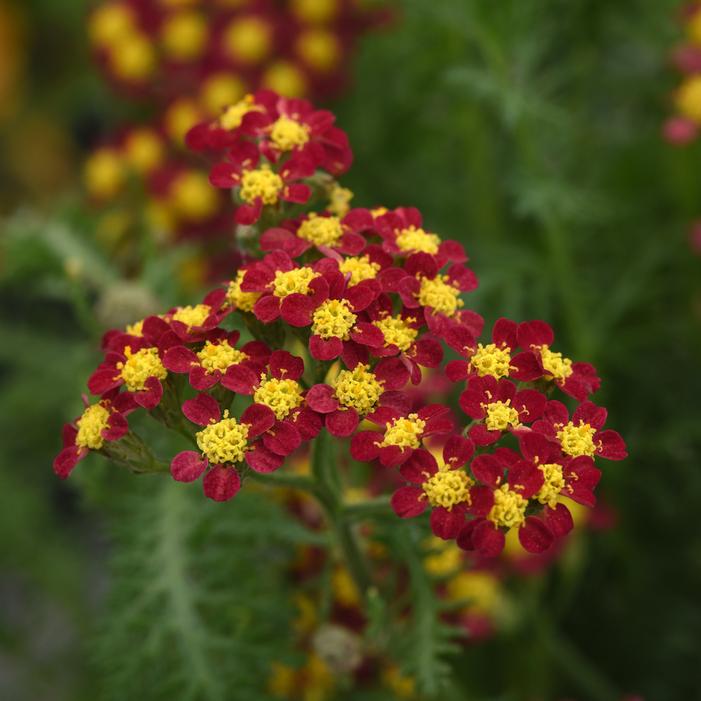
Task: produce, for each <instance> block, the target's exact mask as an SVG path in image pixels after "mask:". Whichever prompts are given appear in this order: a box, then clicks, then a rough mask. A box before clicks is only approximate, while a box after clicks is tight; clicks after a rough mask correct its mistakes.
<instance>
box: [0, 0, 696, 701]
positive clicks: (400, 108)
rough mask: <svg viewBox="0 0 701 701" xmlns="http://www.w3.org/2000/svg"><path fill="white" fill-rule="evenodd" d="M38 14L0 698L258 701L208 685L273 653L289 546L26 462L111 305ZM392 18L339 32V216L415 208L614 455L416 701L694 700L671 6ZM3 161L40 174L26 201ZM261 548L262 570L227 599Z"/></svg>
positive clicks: (3, 431)
mask: <svg viewBox="0 0 701 701" xmlns="http://www.w3.org/2000/svg"><path fill="white" fill-rule="evenodd" d="M60 5H61V8H62V12H60V13H57V12H56V8H57V7H58V6H57V5H56V4H55V3H53V2H48V0H44V1H43V2H42V1H39V0H34V1H33V2H27V3H16V4H15V10H16V11H18V12H19V13H20V16H21V18H22V19H21V21H20V22H19V25H18V26H20V27H21V32H20V33H21V41H20V42H19V44H20V46H23V47H24V51H25V54H24V55H25V81H24V83H22V87H21V88H19V92H20V96H19V97H18V98H17V100H16V106H15V108H14V110H13V112H12V114H11V115H10V116H6V117H4V120H5V121H4V123H3V128H4V130H5V135H4V137H3V142H4V143H6V144H7V143H9V142H10V140H13V138H14V137H16V135H17V134H18V132H17V129H18V125H20V123H22V122H26V116H27V115H30V114H31V115H36V116H37V118H40V121H43V123H44V124H48V126H49V128H50V133H52V134H54V136H52V137H47V138H48V139H49V141H48V142H46V143H49V144H59V145H58V146H57V147H56V148H50V147H45V148H44V149H43V152H42V150H39V152H38V153H37V152H35V151H34V150H30V151H27V150H24V151H22V150H20V151H19V152H18V149H16V148H14V149H7V150H4V153H5V154H6V162H5V163H3V166H2V171H1V172H2V178H3V193H4V194H3V197H2V198H1V199H2V206H3V208H4V215H5V220H4V222H3V237H2V248H1V249H0V256H1V258H0V264H1V266H2V267H1V268H0V291H1V293H2V304H1V305H0V330H1V334H2V338H3V339H5V343H3V344H1V347H0V416H2V421H1V422H0V445H1V449H0V450H1V452H0V460H1V461H2V471H1V472H0V480H1V483H2V489H0V524H1V525H2V532H3V533H4V534H5V536H4V538H3V540H2V546H1V548H0V553H1V555H2V559H1V567H2V569H1V570H0V587H1V590H2V592H3V594H4V597H3V598H4V601H5V602H6V604H7V605H6V607H5V608H6V611H5V613H3V616H2V621H1V623H0V632H1V633H2V635H1V637H0V679H2V681H1V682H0V695H1V696H2V697H3V698H12V699H19V700H21V699H25V698H26V699H30V698H31V699H41V698H46V699H49V698H52V699H57V698H58V699H60V698H65V699H78V700H79V699H82V698H86V699H87V698H91V699H92V698H95V696H96V695H97V696H98V697H102V696H104V697H105V698H130V697H132V696H134V695H137V693H138V695H139V697H140V698H144V699H151V698H153V699H160V698H166V697H168V698H173V696H175V697H176V698H193V699H199V698H207V699H210V698H212V699H216V698H230V696H229V697H227V696H226V694H225V693H224V692H222V691H221V689H226V688H229V685H230V684H235V685H236V688H240V689H241V692H240V694H241V695H240V696H237V697H236V698H237V699H238V698H241V699H245V698H248V697H250V698H259V696H255V693H256V692H255V690H253V689H249V686H248V685H249V682H247V681H246V679H248V680H249V681H250V678H251V677H250V676H248V675H247V676H246V678H242V679H237V678H235V676H231V677H229V676H228V675H236V674H237V670H238V671H239V672H240V671H242V670H250V669H255V670H256V671H257V673H258V674H261V675H262V674H264V669H263V668H264V665H265V662H266V658H269V657H271V656H277V657H278V658H279V656H280V655H282V656H283V657H284V655H285V654H287V653H286V652H285V649H286V646H287V643H288V641H286V640H281V639H279V637H278V636H276V635H275V634H274V632H275V631H276V630H278V631H279V630H283V629H285V627H286V621H287V620H289V615H290V612H289V610H288V607H287V605H286V603H285V601H286V597H285V596H284V590H283V583H282V582H281V579H280V566H279V565H280V564H281V562H282V561H283V560H284V555H283V554H284V552H285V551H286V550H287V549H289V548H290V547H291V545H292V543H294V542H298V541H299V539H304V538H308V537H310V536H309V535H308V534H306V533H303V532H290V531H289V529H288V524H287V523H286V522H282V521H281V518H282V517H281V515H280V514H279V513H278V512H277V511H276V508H275V507H274V505H273V506H271V505H270V504H269V502H267V501H266V500H263V499H260V498H257V495H255V494H253V495H251V496H250V497H247V498H245V499H241V500H239V499H237V501H236V503H235V504H232V505H230V507H217V506H216V505H210V504H205V503H203V500H202V499H200V498H195V497H199V495H197V494H192V493H191V491H188V490H187V488H185V487H183V486H182V485H170V484H165V483H164V484H161V483H159V482H158V481H157V480H153V479H150V478H139V479H135V478H131V477H130V476H129V475H122V474H121V473H118V474H114V472H113V471H108V470H106V469H105V468H104V466H102V465H100V464H99V461H97V460H91V461H90V462H86V463H84V465H83V466H81V468H80V470H79V471H78V472H77V473H76V474H77V475H78V474H79V479H77V480H72V483H71V484H68V485H64V484H59V483H58V482H57V480H55V479H54V478H53V476H52V474H51V472H50V461H51V459H52V456H53V454H54V453H55V452H56V450H57V449H58V443H59V440H58V435H59V429H60V425H61V424H62V423H63V422H64V421H65V420H67V419H70V418H72V417H73V416H74V415H75V414H76V413H78V409H79V401H78V397H79V395H80V392H81V391H82V386H83V385H82V383H83V378H85V377H86V376H87V370H88V368H89V366H90V365H91V364H92V363H94V361H95V359H96V356H95V354H94V351H93V348H94V347H95V346H94V343H95V339H96V338H97V335H98V330H99V329H98V322H96V321H95V316H94V314H93V309H94V308H95V305H98V306H99V303H100V300H104V297H105V295H106V294H108V293H109V294H117V295H118V292H117V293H115V285H116V284H117V283H116V282H115V281H114V280H113V279H112V278H111V277H110V273H109V270H110V268H109V261H108V260H106V259H105V257H104V255H103V254H102V253H101V252H100V248H99V246H98V245H97V244H96V243H95V241H94V240H93V239H92V238H91V236H90V234H91V216H92V215H91V214H90V212H89V211H86V210H85V208H84V207H82V206H81V205H79V204H78V203H79V202H80V195H79V190H78V186H77V185H76V184H75V180H74V179H73V178H74V173H75V168H73V169H71V168H70V167H69V166H70V164H71V163H77V161H78V156H77V155H76V156H75V160H73V154H79V153H80V150H81V147H82V146H83V145H84V144H85V142H86V137H87V136H88V135H89V134H90V133H91V131H92V129H93V124H94V123H95V119H96V117H95V115H96V112H97V113H99V114H100V115H101V116H100V119H104V118H105V115H110V114H113V113H114V112H121V111H122V109H123V107H120V106H117V107H115V109H114V111H113V110H112V108H111V107H110V109H105V108H104V105H105V104H109V105H111V104H112V103H97V104H98V105H99V107H98V109H95V108H94V107H93V105H94V104H95V100H96V99H97V98H98V97H100V99H102V100H106V99H107V98H106V97H105V92H104V91H103V89H102V88H101V87H100V85H99V82H98V81H97V79H96V77H95V75H94V73H93V72H92V69H91V68H90V67H89V64H88V56H87V49H86V48H85V46H84V44H82V43H81V42H82V26H81V21H82V16H83V13H84V10H85V7H84V5H85V3H83V2H81V1H79V0H72V1H71V2H68V1H66V2H62V3H60ZM400 8H401V14H400V16H399V19H398V22H397V24H396V26H395V27H394V28H392V29H391V30H388V31H385V32H384V33H383V34H382V35H379V36H378V35H375V36H371V37H368V38H367V39H366V40H365V42H364V45H363V47H362V51H361V53H360V55H359V56H358V60H357V66H356V85H355V89H354V90H353V92H351V93H350V94H348V95H347V96H346V97H345V98H344V99H343V101H342V102H341V103H340V104H338V105H336V106H334V107H335V108H336V109H337V110H338V113H339V121H340V123H341V125H342V126H343V128H345V129H346V130H347V131H348V132H349V134H350V137H351V142H352V144H353V145H354V150H355V154H356V165H355V166H354V168H353V170H352V173H351V176H350V177H349V178H348V180H347V182H346V183H345V184H346V185H349V186H350V187H351V188H352V189H353V190H354V191H355V192H356V199H355V200H354V202H356V203H358V204H367V205H373V204H379V203H381V204H385V205H387V206H394V205H400V204H415V205H416V206H418V207H420V208H421V209H422V211H423V213H424V215H425V220H426V221H427V222H428V223H429V225H430V227H431V228H432V229H434V230H435V231H437V232H439V233H440V234H441V235H443V236H446V237H453V238H458V239H460V240H461V241H463V242H464V243H465V245H466V247H467V250H468V251H469V252H470V254H471V256H472V259H473V266H474V268H475V269H476V271H477V273H478V275H479V277H480V280H481V287H480V289H479V290H478V292H477V293H476V294H475V295H473V297H472V301H473V302H474V304H475V306H477V307H478V308H479V309H480V310H481V311H482V312H484V313H485V316H487V318H488V320H490V319H493V318H494V317H495V316H497V315H499V314H508V315H510V316H513V317H515V318H546V319H549V320H552V321H553V322H554V326H555V328H556V329H558V330H559V331H558V334H559V335H558V341H559V343H558V345H559V348H561V349H563V350H565V349H566V351H567V354H568V355H570V356H572V357H576V358H587V359H592V360H593V362H595V364H596V365H597V367H598V368H599V370H600V374H601V375H602V377H604V378H605V383H604V387H603V389H602V391H601V399H600V401H601V402H602V403H605V404H606V405H607V406H609V407H610V410H611V419H610V423H611V425H613V426H615V427H616V428H617V429H619V430H620V431H621V433H622V434H623V435H624V436H625V437H626V439H627V441H628V443H629V449H630V456H631V457H630V458H629V459H628V460H627V461H626V462H624V463H622V464H615V465H612V466H611V467H609V469H608V470H607V471H606V473H605V476H604V480H603V483H602V490H603V492H604V495H605V498H606V501H607V502H608V503H609V504H610V505H611V506H612V508H613V509H614V510H615V512H616V515H617V524H616V526H615V528H614V529H613V530H610V531H607V532H604V533H601V534H595V535H594V536H592V537H591V538H590V539H588V540H587V542H586V543H585V544H583V546H582V547H581V549H580V550H579V551H578V552H577V554H576V557H573V558H570V560H568V561H567V562H566V563H565V564H564V566H563V567H560V568H558V569H557V570H556V571H554V572H553V573H552V574H551V575H550V576H549V577H547V578H544V579H541V578H530V579H526V580H524V582H523V583H522V585H521V590H520V591H519V592H518V595H517V598H518V600H519V601H520V602H521V604H520V605H521V608H522V611H521V616H520V619H521V624H520V625H517V626H514V627H513V628H512V630H511V633H510V634H508V635H504V636H501V637H499V638H497V639H495V640H493V641H491V642H489V643H486V644H483V645H481V646H479V647H468V648H466V649H465V650H464V651H463V653H462V654H461V655H460V657H458V658H457V659H453V660H452V664H453V666H454V668H455V670H456V671H457V675H458V685H459V688H456V689H453V690H452V691H451V690H448V691H446V692H444V693H443V698H452V697H454V698H475V699H484V700H485V701H486V700H487V699H489V700H493V701H496V700H497V699H499V700H501V701H507V700H512V699H513V700H514V701H516V700H520V699H538V698H541V699H558V698H565V697H567V698H579V699H589V698H602V699H603V698H615V697H616V696H618V695H619V694H622V693H623V692H635V693H639V694H641V695H642V696H644V697H645V698H647V699H688V698H693V697H694V694H695V693H696V690H697V679H696V676H697V674H696V668H695V662H696V661H697V657H698V640H699V639H701V607H699V605H698V591H699V588H700V586H701V534H700V533H699V529H698V525H697V522H698V516H697V513H698V504H699V500H701V472H700V471H699V455H700V451H699V448H700V444H701V409H700V408H699V401H698V397H699V395H700V393H701V380H700V377H701V375H700V373H699V370H698V367H699V358H701V335H700V334H699V324H700V323H701V290H700V289H699V282H698V281H699V274H698V273H699V265H700V264H699V260H698V258H696V257H695V256H694V255H693V254H692V253H691V251H690V249H689V246H688V244H687V231H688V227H689V224H690V222H691V220H692V219H693V218H694V217H695V216H697V215H698V214H699V212H701V176H700V175H699V172H700V170H699V168H698V163H699V162H701V150H700V149H701V147H700V146H698V144H697V145H696V146H693V147H690V148H686V149H684V150H673V149H672V148H671V147H669V146H667V145H666V144H664V143H663V142H662V140H661V139H660V135H659V131H660V125H661V123H662V121H663V119H664V116H665V114H666V112H667V100H668V97H669V91H670V89H671V86H672V84H673V76H672V74H671V73H669V72H668V69H667V56H668V52H669V49H670V47H671V45H672V43H673V42H674V41H675V38H676V36H677V33H678V28H677V27H676V25H675V19H674V18H675V12H676V10H677V3H676V2H673V1H672V0H664V1H661V0H629V1H628V2H625V3H611V2H606V1H605V0H543V2H538V3H529V2H522V0H503V1H502V2H499V3H495V2H491V1H490V0H441V2H437V3H429V2H426V1H425V0H404V1H403V2H402V3H400ZM59 39H61V40H59ZM18 50H22V49H18ZM109 118H110V117H109V116H107V119H109ZM112 118H114V117H112ZM57 129H59V130H60V131H59V132H58V133H59V134H60V136H56V130H57ZM51 130H53V131H51ZM41 158H46V160H45V161H44V164H45V165H44V167H43V169H42V167H41ZM37 159H39V160H38V161H37ZM28 161H29V162H30V165H33V166H34V168H33V170H34V171H37V170H38V171H39V172H44V171H47V170H49V169H50V168H55V167H56V165H57V164H58V165H59V166H60V168H59V169H58V171H51V172H57V173H58V175H55V177H54V178H53V179H50V180H43V181H40V182H39V184H38V185H37V184H36V183H37V181H36V179H33V178H31V177H29V178H28V177H27V175H26V172H27V162H28ZM59 191H60V192H61V194H60V196H59V195H57V194H56V193H57V192H59ZM76 261H78V263H79V265H78V267H77V268H76ZM171 264H172V261H171V260H170V259H169V258H158V259H157V260H154V261H153V262H152V264H151V267H150V268H149V270H150V272H149V273H148V277H147V279H146V281H145V283H144V284H145V286H146V287H147V288H149V289H151V290H152V291H153V293H154V294H156V295H162V298H163V299H167V300H170V299H172V296H169V294H171V293H172V291H173V289H174V284H173V282H172V280H171V279H170V276H169V271H170V270H172V267H170V266H171ZM67 272H68V273H70V274H67ZM597 397H598V395H597ZM260 524H264V526H261V525H260ZM281 524H282V525H281ZM263 541H265V542H267V543H269V544H270V543H272V546H270V545H269V546H267V547H266V549H265V553H266V561H265V563H264V565H265V577H256V578H255V579H251V577H250V576H247V573H248V574H250V572H251V571H252V570H255V569H256V568H255V567H254V566H255V565H256V563H259V562H260V552H261V542H263ZM125 544H128V547H126V546H125ZM120 545H122V546H124V547H119V546H120ZM397 547H401V545H400V544H397ZM169 549H170V550H169ZM113 552H114V553H116V554H115V555H114V556H112V555H111V553H113ZM221 552H226V557H222V556H221ZM159 558H160V559H159ZM108 561H110V562H111V564H109V565H108ZM168 567H172V568H176V569H178V572H174V573H172V574H173V576H166V572H165V570H164V568H168ZM258 571H260V568H259V569H258ZM413 586H415V587H417V589H416V591H417V595H420V591H421V589H420V582H419V583H417V582H414V583H413ZM268 597H272V598H273V599H274V600H276V601H277V602H278V605H277V606H276V607H275V608H273V609H271V608H270V607H266V606H265V605H264V601H267V600H269V599H268ZM178 631H180V633H181V634H178ZM431 635H432V633H431V632H430V631H429V635H428V638H426V639H424V642H425V641H426V640H429V642H430V641H431V640H432V638H431ZM438 635H439V637H440V634H438ZM416 636H417V638H416V639H418V640H420V641H421V640H422V638H421V634H420V632H417V633H416ZM412 639H413V638H412ZM433 642H436V641H435V640H433ZM443 642H445V641H443ZM137 643H138V645H139V647H138V654H137V650H136V649H135V645H136V644H137ZM436 644H443V643H436ZM427 650H429V652H427ZM424 654H430V646H429V647H428V648H427V647H426V646H425V645H424V643H423V642H419V647H418V648H417V649H415V650H414V651H411V650H410V651H408V652H407V655H408V656H412V657H416V658H417V659H416V667H418V668H419V669H420V668H421V666H422V664H423V665H424V666H425V664H426V661H425V660H422V659H421V657H422V655H424ZM429 659H431V658H430V657H429ZM116 660H119V661H120V664H118V665H117V664H115V661H116ZM228 660H236V664H234V663H233V662H231V663H227V661H228ZM429 666H430V667H431V668H433V666H432V665H429ZM38 670H40V671H41V673H40V674H39V673H38ZM164 670H165V672H166V673H163V671H164ZM135 684H137V686H134V685H135ZM246 694H249V696H246Z"/></svg>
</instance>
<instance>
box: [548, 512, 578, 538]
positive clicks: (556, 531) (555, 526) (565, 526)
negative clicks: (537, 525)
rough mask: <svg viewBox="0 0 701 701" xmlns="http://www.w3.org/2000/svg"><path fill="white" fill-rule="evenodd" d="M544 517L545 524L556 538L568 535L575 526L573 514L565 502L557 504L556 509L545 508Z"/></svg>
mask: <svg viewBox="0 0 701 701" xmlns="http://www.w3.org/2000/svg"><path fill="white" fill-rule="evenodd" d="M543 518H544V520H545V525H546V526H547V527H548V530H549V531H550V532H551V533H552V534H553V535H554V536H555V538H562V537H563V536H566V535H567V534H568V533H569V532H570V531H571V530H572V529H573V528H574V521H573V520H572V514H571V513H570V510H569V509H568V508H567V507H566V506H565V505H564V504H557V505H556V506H555V508H554V509H551V508H549V507H548V508H546V509H544V510H543Z"/></svg>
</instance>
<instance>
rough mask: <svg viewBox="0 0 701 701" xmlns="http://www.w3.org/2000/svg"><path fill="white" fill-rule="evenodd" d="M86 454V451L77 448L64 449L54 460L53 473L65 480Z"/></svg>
mask: <svg viewBox="0 0 701 701" xmlns="http://www.w3.org/2000/svg"><path fill="white" fill-rule="evenodd" d="M87 454H88V451H87V449H83V450H81V449H80V448H78V447H77V446H68V447H66V448H64V449H63V450H62V451H61V452H60V453H59V454H58V455H57V456H56V457H55V458H54V463H53V468H54V472H55V473H56V475H57V476H58V477H60V478H61V479H63V480H65V479H66V478H67V477H68V475H70V474H71V472H72V471H73V468H74V467H75V466H76V465H77V464H78V462H79V461H80V460H82V459H83V458H84V457H85V456H86V455H87Z"/></svg>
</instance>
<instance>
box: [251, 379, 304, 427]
mask: <svg viewBox="0 0 701 701" xmlns="http://www.w3.org/2000/svg"><path fill="white" fill-rule="evenodd" d="M262 377H263V378H265V375H263V376H262ZM253 401H255V402H257V403H258V404H265V406H267V407H269V408H270V409H272V411H273V413H274V414H275V417H276V418H277V419H278V421H282V419H284V418H285V417H286V416H287V415H288V414H289V413H290V412H291V411H292V410H293V409H296V408H297V407H298V406H299V405H300V404H301V403H302V402H303V401H304V398H303V397H302V387H301V386H300V384H299V382H296V381H295V380H279V379H277V378H275V377H271V378H270V379H263V380H262V382H261V383H260V385H258V388H257V389H256V391H255V392H254V393H253Z"/></svg>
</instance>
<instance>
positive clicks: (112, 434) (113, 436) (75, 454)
mask: <svg viewBox="0 0 701 701" xmlns="http://www.w3.org/2000/svg"><path fill="white" fill-rule="evenodd" d="M83 402H84V404H85V411H83V413H82V414H81V415H80V416H79V417H78V418H77V419H76V420H75V421H73V422H72V423H70V424H66V425H65V426H64V427H63V449H62V450H61V452H60V453H59V454H58V455H57V456H56V458H55V459H54V463H53V468H54V472H55V473H56V475H58V476H59V477H60V478H61V479H66V478H67V477H68V476H69V475H70V474H71V472H72V471H73V468H74V467H75V466H76V465H77V464H78V463H79V462H80V461H81V460H82V459H83V458H84V457H86V456H87V454H88V453H89V452H90V451H91V450H100V449H101V448H102V447H103V446H104V444H105V443H108V442H113V441H118V440H119V439H120V438H122V437H124V436H125V435H126V434H127V433H128V431H129V424H128V423H127V419H126V416H127V414H129V413H130V412H131V411H133V410H134V409H135V408H136V404H135V403H134V400H133V398H132V397H131V396H130V395H128V394H117V393H116V392H113V393H112V394H111V395H110V397H109V398H107V397H105V398H103V399H101V400H100V401H99V402H97V403H95V404H90V403H89V402H88V401H87V399H86V398H85V397H84V398H83Z"/></svg>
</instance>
